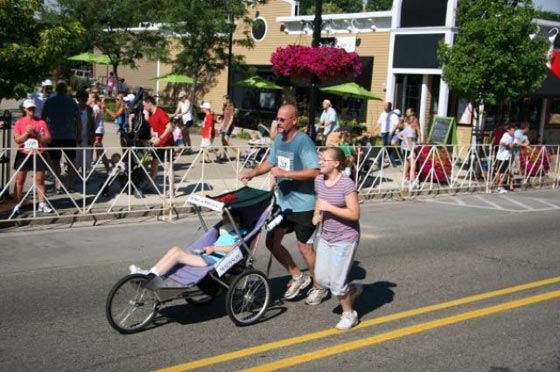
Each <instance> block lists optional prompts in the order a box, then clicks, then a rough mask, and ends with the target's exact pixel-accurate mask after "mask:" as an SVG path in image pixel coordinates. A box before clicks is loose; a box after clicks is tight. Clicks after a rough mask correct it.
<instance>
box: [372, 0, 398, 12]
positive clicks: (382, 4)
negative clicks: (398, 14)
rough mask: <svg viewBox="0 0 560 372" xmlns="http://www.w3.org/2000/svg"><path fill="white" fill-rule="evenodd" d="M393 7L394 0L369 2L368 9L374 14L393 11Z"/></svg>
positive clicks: (373, 0)
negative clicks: (375, 12)
mask: <svg viewBox="0 0 560 372" xmlns="http://www.w3.org/2000/svg"><path fill="white" fill-rule="evenodd" d="M392 7H393V0H368V3H367V7H366V9H367V11H368V12H374V11H384V10H391V8H392Z"/></svg>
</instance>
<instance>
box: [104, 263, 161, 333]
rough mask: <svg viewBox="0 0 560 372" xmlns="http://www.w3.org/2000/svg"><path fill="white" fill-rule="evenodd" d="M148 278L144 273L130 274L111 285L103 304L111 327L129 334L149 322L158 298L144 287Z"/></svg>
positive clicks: (157, 304)
mask: <svg viewBox="0 0 560 372" xmlns="http://www.w3.org/2000/svg"><path fill="white" fill-rule="evenodd" d="M149 280H150V279H149V278H148V277H147V276H146V275H143V274H132V275H127V276H125V277H124V278H122V279H121V280H119V281H118V282H117V284H115V285H114V286H113V288H112V289H111V292H109V296H107V303H106V305H105V313H106V315H107V320H108V321H109V324H110V325H111V327H113V328H114V329H116V330H117V331H119V332H120V333H122V334H129V333H135V332H139V331H141V330H143V329H144V328H146V327H147V326H148V325H149V324H150V323H151V321H152V319H153V317H154V315H155V314H156V312H157V309H158V306H159V300H158V296H157V294H156V292H154V291H152V290H150V289H147V288H146V287H145V285H146V283H147V282H148V281H149Z"/></svg>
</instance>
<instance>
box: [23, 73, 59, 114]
mask: <svg viewBox="0 0 560 372" xmlns="http://www.w3.org/2000/svg"><path fill="white" fill-rule="evenodd" d="M53 94H54V93H53V83H52V81H51V80H49V79H47V80H44V81H43V82H42V83H41V91H40V92H36V93H31V94H29V95H28V96H27V98H30V99H32V100H33V102H35V106H36V108H35V117H36V118H40V117H41V115H42V114H43V106H44V105H45V102H46V101H47V99H49V98H51V97H52V96H53Z"/></svg>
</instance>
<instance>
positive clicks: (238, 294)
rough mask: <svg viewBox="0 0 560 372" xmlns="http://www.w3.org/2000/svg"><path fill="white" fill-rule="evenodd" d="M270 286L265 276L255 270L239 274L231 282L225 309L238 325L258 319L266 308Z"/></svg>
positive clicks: (247, 323) (248, 323)
mask: <svg viewBox="0 0 560 372" xmlns="http://www.w3.org/2000/svg"><path fill="white" fill-rule="evenodd" d="M269 303H270V286H269V285H268V280H267V279H266V276H265V275H264V274H263V273H261V272H260V271H257V270H248V271H245V272H243V273H241V274H239V275H238V276H237V277H236V278H235V279H234V280H233V282H232V283H231V286H230V287H229V290H228V292H227V296H226V310H227V313H228V315H229V317H230V319H231V320H232V321H233V322H234V323H235V324H236V325H238V326H245V325H250V324H253V323H255V322H256V321H258V320H259V319H260V318H261V317H262V316H263V314H264V313H265V312H266V310H267V309H268V305H269Z"/></svg>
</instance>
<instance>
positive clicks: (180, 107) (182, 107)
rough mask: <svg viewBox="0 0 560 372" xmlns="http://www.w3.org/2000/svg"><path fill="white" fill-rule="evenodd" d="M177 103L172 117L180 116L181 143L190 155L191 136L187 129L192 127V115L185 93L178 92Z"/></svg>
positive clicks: (189, 102)
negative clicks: (181, 124)
mask: <svg viewBox="0 0 560 372" xmlns="http://www.w3.org/2000/svg"><path fill="white" fill-rule="evenodd" d="M178 98H179V102H177V109H176V110H175V112H174V113H173V116H180V118H181V120H182V121H183V124H184V125H183V128H182V130H183V132H182V133H183V141H184V143H185V146H187V150H186V151H185V152H186V153H187V154H190V153H192V149H191V136H190V133H189V128H190V127H192V125H193V120H192V113H191V101H189V99H188V98H187V93H186V92H185V91H181V92H179V96H178Z"/></svg>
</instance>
